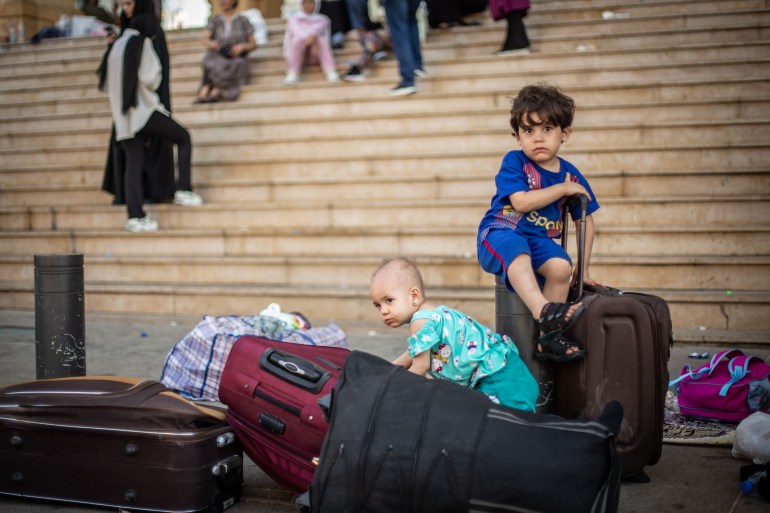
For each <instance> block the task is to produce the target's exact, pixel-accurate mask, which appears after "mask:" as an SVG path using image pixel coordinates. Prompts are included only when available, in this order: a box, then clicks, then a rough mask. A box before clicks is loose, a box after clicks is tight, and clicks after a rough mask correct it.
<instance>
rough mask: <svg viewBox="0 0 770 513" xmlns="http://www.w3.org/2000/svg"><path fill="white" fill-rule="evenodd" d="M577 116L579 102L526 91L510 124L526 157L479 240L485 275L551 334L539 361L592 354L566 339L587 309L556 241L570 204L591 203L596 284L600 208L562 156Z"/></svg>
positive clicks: (501, 176) (506, 176) (503, 169)
mask: <svg viewBox="0 0 770 513" xmlns="http://www.w3.org/2000/svg"><path fill="white" fill-rule="evenodd" d="M574 113H575V102H574V101H573V100H572V98H570V97H569V96H566V95H564V94H563V93H562V92H561V91H559V89H558V88H556V87H554V86H550V85H547V84H535V85H529V86H526V87H524V88H523V89H522V90H521V91H519V94H518V95H517V96H516V98H514V100H513V102H512V106H511V118H510V124H511V128H513V136H514V137H515V138H516V141H517V142H518V143H519V146H521V150H518V151H511V152H509V153H508V154H507V155H505V157H504V158H503V162H502V164H501V166H500V171H499V172H498V173H497V176H496V177H495V185H496V187H497V192H496V193H495V196H494V197H493V198H492V204H491V207H490V208H489V210H488V211H487V213H486V215H485V216H484V218H483V219H482V220H481V224H480V225H479V233H478V238H477V250H478V258H479V263H480V264H481V267H482V268H483V269H484V270H485V271H487V272H489V273H492V274H495V275H497V276H500V277H501V278H503V279H504V281H505V284H506V286H507V287H508V289H509V290H515V291H516V293H517V294H518V295H519V297H521V299H522V300H523V301H524V303H525V304H526V305H527V308H529V310H530V312H532V316H533V317H534V318H535V321H536V322H537V325H538V327H539V328H540V331H541V333H542V334H543V335H542V336H541V337H540V339H539V340H538V344H537V349H536V351H535V357H536V358H538V359H548V360H551V361H554V362H565V361H572V360H579V359H581V358H584V357H585V350H584V349H583V348H582V347H581V346H580V345H579V344H578V343H577V342H574V341H571V340H569V339H567V338H566V337H565V336H564V335H563V332H564V331H565V330H566V329H567V328H569V327H570V326H571V325H572V324H573V323H574V322H575V321H576V320H577V319H578V317H579V316H580V315H581V314H582V313H583V309H584V306H583V305H582V304H580V303H566V300H567V294H568V292H569V286H570V282H571V279H572V274H573V273H572V261H571V260H570V257H569V255H568V254H567V252H566V251H564V250H563V249H562V247H561V246H560V245H559V244H558V243H557V242H556V241H554V240H553V239H554V238H557V237H559V236H560V235H561V230H562V221H561V219H562V211H563V209H564V208H565V202H566V201H567V199H568V197H569V196H574V195H578V194H584V195H586V196H587V197H588V210H587V212H586V214H587V215H586V240H585V276H584V279H583V281H584V282H585V283H587V284H595V283H596V282H594V281H593V280H591V279H590V278H589V277H588V263H589V261H590V258H591V247H592V245H593V239H594V233H595V232H594V221H593V217H592V216H591V214H593V213H594V212H595V211H596V210H598V209H599V204H598V203H597V202H596V199H595V197H594V195H593V192H592V191H591V188H590V186H589V185H588V182H587V181H586V179H585V178H584V177H583V175H581V174H580V172H579V171H578V170H577V168H575V166H573V165H572V164H570V163H569V162H567V161H566V160H564V159H562V158H560V157H558V155H557V154H558V152H559V148H560V147H561V145H562V144H563V143H565V142H567V141H568V140H569V136H570V131H571V126H572V118H573V116H574ZM578 210H579V207H575V208H573V209H572V210H570V214H571V215H572V219H573V220H576V221H575V223H576V225H577V226H578V228H579V225H580V221H579V211H578ZM541 286H542V290H541Z"/></svg>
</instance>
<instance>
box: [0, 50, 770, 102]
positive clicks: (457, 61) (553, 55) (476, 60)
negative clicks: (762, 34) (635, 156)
mask: <svg viewBox="0 0 770 513" xmlns="http://www.w3.org/2000/svg"><path fill="white" fill-rule="evenodd" d="M768 45H770V40H758V41H754V42H752V43H743V42H739V43H719V44H714V43H710V44H703V45H693V46H686V47H684V46H682V47H677V48H676V49H675V50H672V48H671V47H670V46H663V47H659V48H658V49H657V50H659V51H660V52H661V53H662V54H666V53H671V52H672V51H676V52H687V51H691V50H711V49H716V50H724V49H725V48H735V49H745V47H747V46H756V47H765V46H768ZM639 53H650V50H649V49H630V50H629V49H607V50H597V51H595V52H586V53H576V54H575V55H570V57H579V58H586V59H588V58H593V57H597V56H598V57H602V56H608V55H633V54H639ZM764 55H765V54H763V56H762V57H755V58H751V59H743V60H741V61H736V60H735V59H729V58H722V59H716V58H713V59H708V60H687V61H684V62H680V61H673V62H669V61H666V62H662V63H656V64H648V65H643V66H640V65H638V64H630V63H632V62H633V59H632V58H629V59H628V60H627V63H623V64H617V65H615V66H611V67H608V66H606V65H604V66H602V65H598V64H597V65H594V66H585V65H583V66H577V67H575V68H573V69H566V68H564V67H562V66H556V67H554V66H551V67H548V68H546V69H542V70H540V69H538V70H525V71H521V72H518V74H526V75H532V74H533V73H538V74H541V75H542V74H546V73H551V74H553V73H560V74H564V73H568V72H569V73H581V72H582V73H587V72H597V71H616V72H617V71H628V70H637V69H649V68H655V69H663V68H676V69H680V68H683V67H685V66H690V67H691V66H697V65H700V66H703V65H708V66H713V65H714V64H720V63H722V64H733V65H734V64H736V63H738V62H740V63H742V64H746V63H757V64H760V63H765V62H767V61H768V60H770V59H768V58H767V57H764ZM564 57H565V56H564V54H563V53H561V52H548V53H539V54H537V58H538V60H539V61H543V60H544V59H563V58H564ZM700 59H702V58H700ZM500 62H501V60H500V59H499V58H498V57H496V56H494V55H491V56H485V55H479V56H470V57H457V58H452V59H440V60H437V61H432V62H430V63H427V64H428V68H429V69H430V66H431V65H437V64H439V63H446V65H465V64H471V63H472V64H478V65H479V66H480V67H481V69H483V65H484V64H485V63H500ZM391 64H392V65H393V66H395V63H394V62H393V63H391ZM198 66H199V64H198ZM190 67H194V66H192V65H190ZM178 68H179V67H178V66H177V67H175V68H174V69H178ZM284 72H285V70H283V69H278V68H276V69H269V70H264V71H263V70H261V69H258V70H256V72H253V73H250V76H265V77H267V76H276V77H278V76H282V75H283V74H284ZM512 74H515V73H512V72H511V71H510V70H503V71H493V72H490V73H474V76H475V77H479V78H480V77H484V76H500V75H504V76H507V77H509V76H511V75H512ZM51 76H52V77H59V78H61V74H60V73H54V72H52V73H51ZM174 76H175V75H173V74H172V78H171V87H172V89H174V88H175V87H178V86H179V85H181V84H182V83H186V84H189V83H197V82H199V81H200V76H197V75H196V76H192V75H191V76H189V77H187V76H185V77H181V78H179V77H177V78H174ZM319 76H320V74H319ZM467 76H468V74H467V73H461V74H460V73H456V72H455V73H449V74H441V75H434V76H433V77H432V79H433V80H436V79H457V78H461V79H464V78H466V77H467ZM34 78H35V79H39V78H40V77H38V76H34ZM385 80H387V79H386V77H382V78H379V79H378V78H372V79H370V80H369V81H367V82H368V83H369V84H372V83H378V81H385ZM390 81H392V78H391V79H390ZM39 84H40V85H39V86H37V87H34V88H33V89H30V87H29V86H23V87H22V86H15V85H14V86H11V87H9V88H7V89H6V88H3V89H2V90H0V93H3V94H14V93H25V92H28V91H30V90H33V91H37V92H39V91H50V90H57V89H62V88H67V89H70V90H72V89H73V88H74V89H80V90H88V91H91V90H93V91H95V92H98V91H96V85H95V82H94V83H88V84H75V85H73V84H62V83H61V82H59V83H56V84H53V85H51V84H50V83H49V82H47V81H41V82H39ZM308 84H310V85H314V87H317V86H318V84H319V81H305V82H300V83H299V84H297V86H295V87H293V88H292V90H300V89H301V88H302V87H305V86H307V85H308ZM327 85H328V86H336V85H339V84H327ZM245 87H248V88H249V90H252V89H254V90H265V89H268V90H271V89H279V90H286V86H284V85H282V84H281V83H280V81H276V82H275V83H271V84H269V85H268V84H262V85H253V86H248V85H247V86H245ZM245 87H244V89H245Z"/></svg>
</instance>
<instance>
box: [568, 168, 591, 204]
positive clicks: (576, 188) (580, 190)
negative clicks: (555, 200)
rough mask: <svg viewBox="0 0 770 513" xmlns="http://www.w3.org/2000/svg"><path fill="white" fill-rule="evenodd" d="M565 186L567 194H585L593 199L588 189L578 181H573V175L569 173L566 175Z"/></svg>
mask: <svg viewBox="0 0 770 513" xmlns="http://www.w3.org/2000/svg"><path fill="white" fill-rule="evenodd" d="M564 188H565V194H564V195H565V196H575V195H577V194H585V195H586V198H588V199H589V200H590V199H591V195H590V194H588V191H587V190H586V188H585V187H583V186H582V185H580V184H579V183H578V182H573V181H572V177H571V176H570V174H569V173H567V174H566V176H565V177H564Z"/></svg>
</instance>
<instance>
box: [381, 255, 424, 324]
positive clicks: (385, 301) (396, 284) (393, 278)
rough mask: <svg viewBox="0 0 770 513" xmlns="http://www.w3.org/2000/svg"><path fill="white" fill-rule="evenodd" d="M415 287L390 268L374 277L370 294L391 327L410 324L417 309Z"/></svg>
mask: <svg viewBox="0 0 770 513" xmlns="http://www.w3.org/2000/svg"><path fill="white" fill-rule="evenodd" d="M415 290H416V289H415V288H410V287H409V285H408V284H407V283H406V282H405V281H404V280H402V279H400V276H399V275H398V274H397V273H395V272H393V271H390V270H388V269H382V270H381V271H380V272H378V273H377V275H376V276H375V277H374V278H373V279H372V283H371V285H370V286H369V296H370V297H371V298H372V303H374V307H375V308H376V309H377V311H378V312H379V314H380V319H382V322H384V323H385V324H387V325H388V326H390V327H391V328H397V327H399V326H403V325H404V324H408V323H409V322H410V321H411V320H412V315H414V312H416V311H417V306H416V305H415V304H414V303H415V301H416V297H415Z"/></svg>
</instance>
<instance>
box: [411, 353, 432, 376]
mask: <svg viewBox="0 0 770 513" xmlns="http://www.w3.org/2000/svg"><path fill="white" fill-rule="evenodd" d="M428 369H430V350H427V351H423V352H422V353H420V354H418V355H417V356H415V357H414V358H412V366H411V367H409V372H414V373H415V374H418V375H420V376H425V374H427V372H428Z"/></svg>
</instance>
